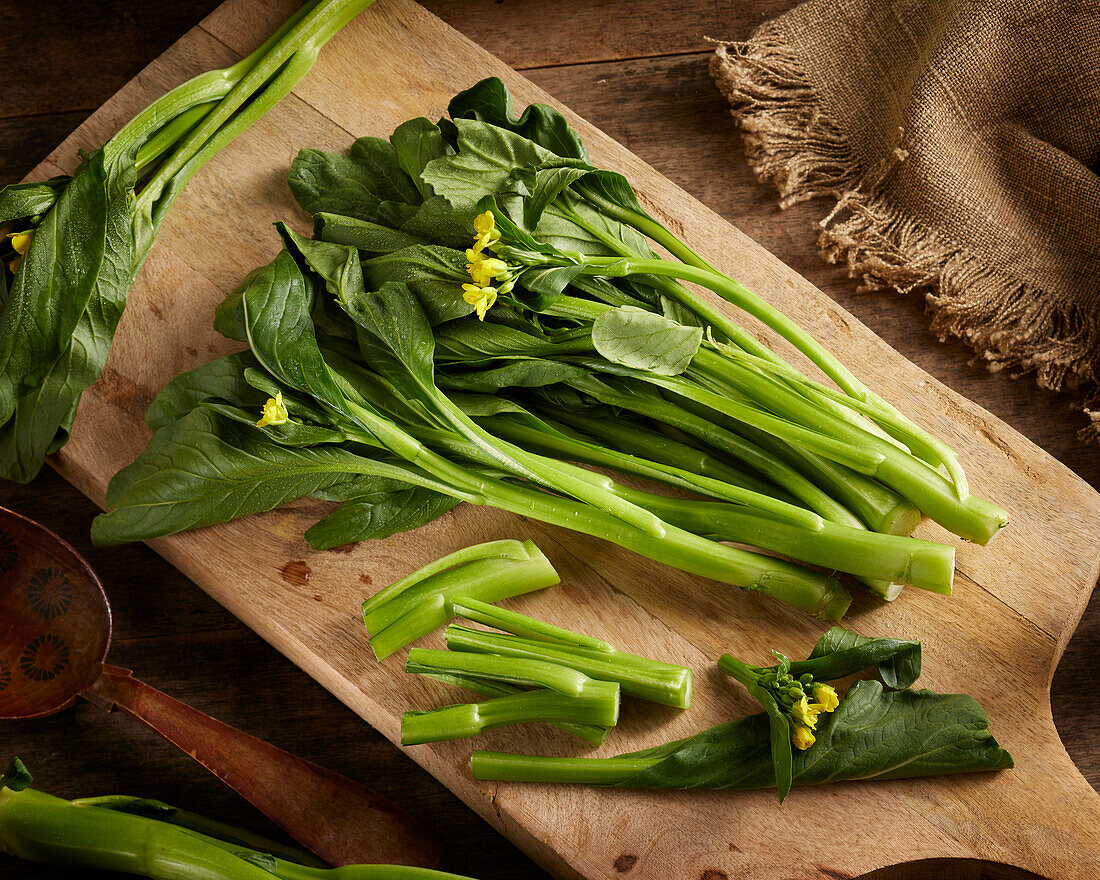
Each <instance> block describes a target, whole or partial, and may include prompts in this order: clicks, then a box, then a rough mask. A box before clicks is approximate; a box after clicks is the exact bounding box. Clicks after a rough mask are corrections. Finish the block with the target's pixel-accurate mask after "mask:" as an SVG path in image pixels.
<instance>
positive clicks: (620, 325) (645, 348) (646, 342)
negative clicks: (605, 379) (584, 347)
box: [592, 306, 703, 376]
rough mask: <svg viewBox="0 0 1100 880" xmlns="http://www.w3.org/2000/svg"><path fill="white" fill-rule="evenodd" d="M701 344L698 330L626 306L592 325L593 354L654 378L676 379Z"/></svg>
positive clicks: (609, 313)
mask: <svg viewBox="0 0 1100 880" xmlns="http://www.w3.org/2000/svg"><path fill="white" fill-rule="evenodd" d="M702 340H703V330H702V328H700V327H685V326H683V325H682V324H677V323H676V322H675V321H670V320H669V319H668V318H666V317H664V316H663V315H657V314H654V313H653V312H646V311H643V310H642V309H636V308H633V307H630V306H623V307H622V308H618V309H611V310H609V311H606V312H604V313H602V314H601V315H600V316H599V317H598V318H596V320H595V321H594V322H593V324H592V343H593V345H595V346H596V351H598V352H599V353H600V354H602V355H603V356H604V357H605V358H607V359H608V360H609V361H611V362H612V363H616V364H622V365H623V366H626V367H632V368H634V369H639V370H648V371H649V372H652V373H656V374H657V375H658V376H677V375H679V374H680V373H682V372H683V371H684V370H686V369H687V368H688V365H689V364H690V363H691V359H692V358H693V357H695V354H696V352H698V351H699V344H700V343H701V342H702Z"/></svg>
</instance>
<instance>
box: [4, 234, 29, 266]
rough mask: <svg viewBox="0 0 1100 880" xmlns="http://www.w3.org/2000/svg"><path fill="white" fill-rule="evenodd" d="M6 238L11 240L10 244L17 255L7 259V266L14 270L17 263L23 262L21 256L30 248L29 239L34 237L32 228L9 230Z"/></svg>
mask: <svg viewBox="0 0 1100 880" xmlns="http://www.w3.org/2000/svg"><path fill="white" fill-rule="evenodd" d="M8 238H9V239H10V240H11V246H12V248H13V249H14V250H15V252H16V254H18V256H17V257H15V258H14V259H11V260H8V268H9V269H11V270H12V272H14V271H15V270H16V269H18V268H19V264H20V263H22V262H23V257H24V256H26V253H27V251H29V250H30V249H31V239H33V238H34V230H33V229H28V230H27V231H26V232H9V233H8Z"/></svg>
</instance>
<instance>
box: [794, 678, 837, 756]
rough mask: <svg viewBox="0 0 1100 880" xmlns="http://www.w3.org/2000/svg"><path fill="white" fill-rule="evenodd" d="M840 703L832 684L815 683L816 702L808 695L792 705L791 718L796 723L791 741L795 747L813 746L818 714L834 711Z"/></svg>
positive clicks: (805, 747) (806, 747)
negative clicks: (811, 700)
mask: <svg viewBox="0 0 1100 880" xmlns="http://www.w3.org/2000/svg"><path fill="white" fill-rule="evenodd" d="M839 705H840V698H839V697H838V696H837V695H836V691H835V690H833V688H832V686H830V685H827V684H815V685H814V702H812V703H811V702H810V700H809V698H808V697H802V699H800V700H799V701H798V702H797V703H795V704H794V705H792V706H791V718H792V719H793V720H794V724H793V725H791V742H792V743H793V744H794V746H795V748H798V749H803V750H805V749H808V748H809V747H810V746H812V745H813V744H814V741H815V739H816V737H814V733H813V732H814V731H815V730H816V729H817V718H818V716H819V715H823V714H825V713H828V712H832V711H834V710H835V709H836V707H837V706H839Z"/></svg>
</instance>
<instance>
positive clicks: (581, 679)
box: [405, 624, 589, 697]
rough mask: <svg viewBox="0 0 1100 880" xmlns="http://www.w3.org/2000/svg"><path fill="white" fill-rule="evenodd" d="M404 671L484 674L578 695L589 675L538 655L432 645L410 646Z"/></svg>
mask: <svg viewBox="0 0 1100 880" xmlns="http://www.w3.org/2000/svg"><path fill="white" fill-rule="evenodd" d="M452 625H453V624H452ZM405 671H406V672H433V673H434V672H446V673H451V674H453V675H465V676H470V677H472V678H487V679H489V680H490V681H504V682H508V683H509V684H519V685H524V686H525V687H534V688H546V689H548V690H552V691H554V692H556V693H559V694H563V695H564V696H567V697H579V696H580V695H581V694H582V693H583V692H584V689H585V687H586V686H587V684H588V681H589V678H588V676H586V675H584V674H583V673H581V672H579V671H577V670H575V669H572V668H571V667H568V666H562V665H560V664H558V663H554V662H551V661H548V660H541V659H538V658H528V659H518V660H517V659H514V658H512V657H498V656H495V655H493V654H477V655H475V654H464V653H461V652H456V651H440V650H436V649H434V648H413V649H412V650H411V651H409V659H408V660H406V661H405Z"/></svg>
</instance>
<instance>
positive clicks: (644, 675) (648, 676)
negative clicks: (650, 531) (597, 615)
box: [444, 623, 692, 709]
mask: <svg viewBox="0 0 1100 880" xmlns="http://www.w3.org/2000/svg"><path fill="white" fill-rule="evenodd" d="M444 635H445V636H446V639H447V647H449V648H451V650H452V652H461V651H476V652H479V654H481V655H484V656H493V655H497V654H499V655H501V656H502V657H506V658H508V660H509V661H511V662H514V663H530V662H538V661H542V662H546V663H555V664H561V665H563V666H568V667H569V668H571V669H575V670H577V671H578V672H580V673H583V674H584V675H586V676H588V677H589V678H594V679H598V680H600V681H614V682H618V683H619V686H620V687H621V688H622V691H623V693H624V694H629V695H630V696H632V697H639V698H640V699H643V700H649V701H650V702H653V703H660V704H662V705H665V706H675V707H676V708H678V709H686V708H687V707H688V706H690V705H691V694H692V678H691V670H690V669H689V668H688V667H686V666H676V665H674V664H672V663H662V662H661V661H659V660H651V659H649V658H648V657H638V656H636V655H634V654H628V653H626V652H625V651H615V650H612V651H604V650H599V649H595V648H585V647H579V646H570V645H555V644H552V643H549V642H545V641H542V640H540V639H527V638H523V637H521V636H514V635H504V634H499V633H490V632H485V631H483V630H478V629H472V628H470V627H467V626H460V625H459V624H455V623H452V624H451V625H450V626H448V627H447V629H446V630H445V631H444Z"/></svg>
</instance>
